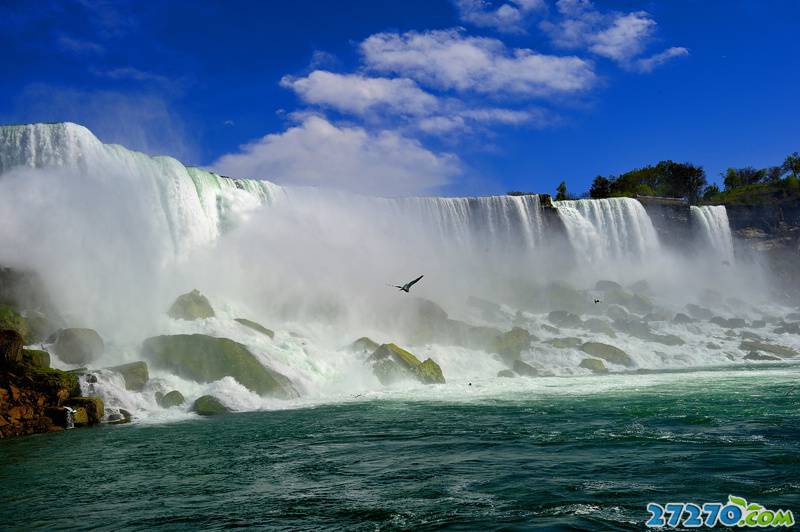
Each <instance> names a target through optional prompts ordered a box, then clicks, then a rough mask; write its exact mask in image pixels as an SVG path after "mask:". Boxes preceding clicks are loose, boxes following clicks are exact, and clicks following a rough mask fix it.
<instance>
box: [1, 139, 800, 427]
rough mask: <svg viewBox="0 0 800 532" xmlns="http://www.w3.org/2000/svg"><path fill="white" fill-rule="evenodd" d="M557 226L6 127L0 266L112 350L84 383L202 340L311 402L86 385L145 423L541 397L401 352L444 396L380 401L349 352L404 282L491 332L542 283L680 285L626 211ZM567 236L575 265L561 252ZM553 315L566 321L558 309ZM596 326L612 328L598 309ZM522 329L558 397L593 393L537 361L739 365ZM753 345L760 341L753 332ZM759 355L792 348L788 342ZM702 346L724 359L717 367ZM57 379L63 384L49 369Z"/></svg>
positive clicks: (482, 204) (696, 353)
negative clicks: (180, 403)
mask: <svg viewBox="0 0 800 532" xmlns="http://www.w3.org/2000/svg"><path fill="white" fill-rule="evenodd" d="M555 206H556V209H557V211H555V212H556V213H557V214H558V218H555V220H556V221H557V220H558V219H560V220H561V223H563V226H564V229H565V231H566V235H564V234H563V233H561V232H560V231H559V230H558V224H553V223H552V222H553V218H552V217H551V219H548V216H547V214H548V213H547V210H546V209H544V208H543V207H542V205H541V204H540V198H539V197H538V196H535V195H529V196H519V197H511V196H493V197H485V198H397V199H385V198H367V197H360V196H352V195H348V194H343V193H335V192H332V191H326V190H313V189H297V188H283V187H280V186H278V185H274V184H271V183H268V182H264V181H252V180H245V179H235V180H234V179H230V178H225V177H222V176H219V175H217V174H214V173H212V172H207V171H204V170H199V169H195V168H186V167H184V166H183V165H181V164H180V163H179V162H178V161H176V160H174V159H171V158H169V157H149V156H147V155H144V154H141V153H136V152H131V151H129V150H126V149H125V148H123V147H121V146H110V145H104V144H102V143H101V142H100V141H99V140H98V139H96V138H95V137H94V136H93V135H92V134H91V132H89V131H88V130H87V129H85V128H82V127H80V126H76V125H73V124H56V125H33V126H14V127H0V264H8V265H12V266H21V267H31V268H36V269H37V270H39V271H40V273H42V275H43V277H44V278H45V280H46V281H47V283H48V284H49V286H50V288H51V292H52V293H53V294H54V295H55V297H56V298H57V301H56V303H57V304H58V306H59V307H60V308H62V309H65V310H64V312H65V314H66V315H67V316H66V317H67V319H68V320H69V321H70V325H72V326H87V327H92V328H95V329H97V330H98V331H99V332H100V333H101V335H102V336H103V337H104V338H105V339H106V342H107V346H108V348H107V353H106V354H105V355H104V357H103V358H102V359H100V360H98V361H96V362H95V363H94V364H93V367H94V368H103V367H108V366H112V365H115V364H119V363H123V362H130V361H134V360H138V359H139V358H140V356H141V355H140V354H139V345H140V342H141V340H143V339H144V338H146V337H149V336H153V335H156V334H180V333H203V334H210V335H213V336H220V337H227V338H231V339H233V340H235V341H238V342H241V343H243V344H244V345H246V346H247V347H248V349H249V350H251V351H252V352H253V353H254V355H255V356H256V357H258V358H259V360H260V361H261V362H262V363H264V364H265V365H268V366H270V367H273V368H275V369H276V370H278V371H280V372H282V373H284V374H285V375H287V376H288V377H290V378H291V379H292V381H293V382H294V383H295V384H296V385H297V386H298V388H300V389H301V390H302V392H303V397H302V399H300V400H298V401H292V402H286V401H279V400H275V399H269V398H262V397H259V396H257V395H255V394H253V393H251V392H250V391H248V390H247V389H245V388H244V387H242V386H241V385H239V384H238V383H237V382H236V381H235V380H233V379H232V378H225V379H222V380H220V381H218V382H215V383H210V384H198V383H193V382H189V381H185V380H183V379H180V378H178V377H176V376H174V375H170V374H168V373H165V372H162V371H159V370H156V369H152V368H151V381H150V383H149V384H148V386H147V388H146V389H145V391H144V392H142V393H136V392H130V391H127V390H125V388H124V383H123V382H122V380H121V377H120V376H119V375H116V374H114V373H113V372H109V371H107V370H98V371H96V375H97V378H98V382H97V383H95V384H92V385H91V390H89V391H91V392H92V393H97V394H99V395H101V396H102V397H103V398H104V399H105V400H106V402H107V404H108V405H110V406H111V407H112V408H113V407H116V408H125V409H126V410H129V411H131V412H133V413H134V416H135V417H136V418H138V419H140V420H141V419H149V420H159V419H167V420H169V419H176V418H178V417H181V416H186V415H189V414H188V404H187V406H185V407H184V408H174V409H170V411H166V410H164V409H161V408H159V407H158V406H157V405H156V403H155V399H154V394H155V392H162V393H165V392H168V391H171V390H173V389H178V390H180V391H181V392H182V393H183V394H184V396H185V397H186V398H187V400H188V403H189V404H190V403H191V401H192V400H193V399H194V398H196V397H198V396H200V395H203V394H205V393H213V394H216V395H218V396H219V397H220V398H222V400H223V401H224V402H225V403H226V404H228V405H229V406H230V407H232V408H234V409H237V410H251V409H257V408H282V407H286V406H287V405H288V406H291V405H297V404H310V403H314V402H324V401H330V400H350V399H351V398H352V397H353V395H358V394H363V395H365V396H368V397H377V396H381V395H382V394H389V395H392V394H400V395H402V394H412V395H413V396H419V395H420V394H423V395H426V396H430V395H433V396H436V395H437V394H441V395H443V396H447V397H451V396H452V395H453V394H456V395H457V394H459V393H463V391H464V389H465V388H464V387H465V386H466V385H467V383H469V382H473V383H474V384H475V386H476V389H478V388H497V389H508V390H517V389H521V388H526V387H527V388H529V387H531V386H538V385H539V383H536V381H535V380H533V381H532V380H529V379H498V378H496V377H495V375H496V374H497V372H498V371H499V370H501V369H504V368H505V365H504V364H503V363H502V362H501V361H499V360H498V359H497V358H496V357H494V356H492V355H490V354H488V353H485V352H483V351H480V350H473V349H465V348H463V347H456V346H452V345H440V344H421V345H408V344H406V347H411V348H412V351H413V352H414V353H415V354H417V355H418V357H419V358H420V359H424V358H427V357H429V356H430V357H431V358H433V359H434V360H436V361H437V362H438V363H439V364H440V365H441V367H442V369H443V372H444V374H445V376H446V378H447V380H448V384H447V385H446V386H444V387H425V386H423V385H421V384H416V383H406V384H403V385H398V386H395V387H390V388H384V387H382V386H381V385H380V384H379V383H378V381H377V379H376V378H375V377H374V375H373V374H372V373H371V371H370V370H369V369H368V368H367V367H366V366H365V365H364V363H363V358H364V356H363V355H362V354H358V353H353V352H351V351H350V350H348V349H346V347H345V346H346V345H347V344H349V343H350V342H352V340H354V339H355V338H357V337H359V336H363V335H368V336H370V337H372V338H373V339H375V340H376V341H378V342H388V341H400V340H399V338H402V336H400V334H401V333H400V332H399V329H398V328H397V327H395V326H394V324H392V323H391V320H389V321H387V319H386V317H387V316H390V317H391V316H392V315H393V314H394V313H396V309H397V308H398V307H399V306H400V303H402V302H404V301H406V299H403V298H407V297H410V296H405V295H403V294H398V293H396V292H395V291H394V290H393V289H390V288H388V287H386V286H385V283H386V282H398V281H403V280H408V279H409V278H411V276H413V275H415V274H417V272H418V271H419V273H425V279H424V280H423V282H422V283H420V285H418V286H417V287H416V288H415V289H414V292H415V293H416V294H419V295H421V296H423V297H426V298H429V299H434V300H436V301H437V302H438V303H440V304H442V305H443V306H444V307H445V308H446V309H447V310H448V311H450V313H451V314H452V315H453V316H454V317H457V318H459V319H464V320H466V321H468V322H470V323H474V324H486V325H492V326H495V327H498V328H500V329H502V330H508V329H509V328H510V327H511V325H512V319H516V318H515V312H516V310H517V309H516V308H514V307H513V306H511V302H512V301H521V302H523V303H524V302H526V301H530V300H531V299H533V300H534V301H535V300H536V299H537V297H538V296H537V294H538V292H537V290H538V289H539V288H540V287H541V286H543V285H545V284H547V283H548V282H549V281H551V280H560V279H562V278H569V279H570V280H572V281H573V283H574V284H575V286H576V288H579V289H591V288H592V287H593V285H594V281H596V280H597V279H598V278H600V275H602V274H604V273H606V272H608V271H616V272H617V273H618V275H616V276H615V279H617V280H619V281H622V282H625V281H626V280H627V282H628V284H629V283H630V282H631V281H634V280H638V279H639V278H642V277H645V278H650V279H651V280H653V284H654V286H657V285H658V283H659V282H664V279H665V278H666V277H670V276H674V277H677V278H679V279H680V278H681V277H686V275H685V273H686V271H684V270H681V269H680V268H681V267H682V266H680V265H678V266H675V268H677V270H676V271H670V272H669V273H670V275H666V273H667V272H666V269H670V268H672V265H673V264H677V263H676V262H675V261H673V260H672V259H671V258H670V257H669V256H668V255H667V253H666V252H665V251H664V250H663V249H662V248H661V247H660V245H659V242H658V238H657V236H656V233H655V230H654V228H653V225H652V223H651V221H650V219H649V217H648V216H647V213H646V212H645V210H644V208H643V207H642V206H641V204H640V203H639V202H637V201H636V200H632V199H627V198H619V199H609V200H595V201H589V200H579V201H565V202H556V203H555ZM550 211H552V209H551V210H550ZM550 214H553V213H552V212H551V213H550ZM565 236H566V239H567V243H568V247H569V248H570V249H569V252H565V251H564V250H563V249H562V248H561V247H559V245H560V243H561V242H560V241H561V240H563V239H564V237H565ZM576 259H577V260H576ZM667 264H668V265H669V266H667ZM600 266H602V267H603V269H602V273H601V270H600ZM420 270H421V271H420ZM687 271H689V270H687ZM730 275H733V274H732V273H730ZM693 278H694V279H695V280H697V281H705V280H704V279H702V278H698V276H697V275H694V276H693ZM709 282H711V279H709ZM192 288H199V289H200V290H201V291H203V292H204V293H206V294H207V295H209V297H210V299H211V303H212V305H213V306H214V308H215V310H216V312H217V317H215V318H211V319H207V320H198V321H195V322H183V321H176V320H171V319H169V318H167V317H166V315H165V312H164V310H165V309H166V308H167V307H168V306H169V304H170V303H171V301H172V300H174V298H175V297H176V296H177V295H178V294H180V293H182V292H186V291H188V290H190V289H192ZM659 290H660V292H659V294H655V295H654V296H653V298H654V299H655V300H656V302H657V303H658V305H659V306H660V308H661V310H663V311H664V312H668V313H671V314H674V313H675V312H681V311H684V309H683V305H684V304H685V303H687V302H700V303H703V304H705V305H707V306H713V307H714V309H713V310H714V312H715V313H716V314H720V315H723V316H726V317H731V316H743V317H747V318H748V319H755V318H758V317H760V316H761V315H762V314H763V313H767V312H769V313H773V314H775V315H779V314H780V313H781V312H782V310H781V309H774V308H772V307H770V306H769V305H761V306H760V307H758V308H756V307H755V305H757V304H758V303H757V302H755V300H754V303H753V305H752V306H750V307H747V308H745V307H742V306H741V305H737V304H733V303H730V302H726V301H724V298H722V297H720V300H719V301H717V302H713V303H708V302H703V301H700V300H696V299H683V300H681V299H680V297H678V296H676V294H679V292H680V291H676V290H671V289H670V288H665V289H661V288H660V286H659ZM580 294H581V295H580V296H579V297H583V298H585V299H586V301H591V300H592V298H594V297H595V294H594V293H593V292H591V291H587V292H581V293H580ZM468 295H479V296H482V297H484V298H486V299H489V300H492V301H497V302H499V303H507V304H506V305H505V306H504V307H503V309H504V310H503V313H501V315H499V316H496V317H494V318H486V317H485V316H482V315H480V314H479V313H476V312H475V311H474V309H472V310H471V309H469V308H466V307H465V306H464V300H465V299H466V296H468ZM661 296H663V298H662V297H661ZM681 297H682V296H681ZM553 305H555V306H554V307H553V308H552V310H558V309H559V307H558V306H557V305H558V302H554V303H553ZM537 306H538V305H537ZM548 310H550V309H548ZM590 311H592V312H594V313H596V314H599V315H600V316H601V318H602V319H604V320H606V321H607V322H610V320H608V319H607V318H605V317H603V316H602V314H603V312H604V311H603V307H602V306H597V307H591V309H590ZM519 316H521V317H522V319H523V320H524V321H525V325H524V326H525V327H526V328H527V329H528V330H529V331H530V332H531V333H532V334H534V335H536V336H537V337H538V338H539V339H540V340H541V341H540V342H536V343H535V344H534V346H533V347H532V348H531V350H530V351H528V352H526V353H524V354H523V358H524V359H525V360H526V361H527V362H529V363H530V364H532V365H533V366H535V367H537V368H538V369H539V370H540V371H541V372H542V373H544V374H549V375H554V376H558V377H559V378H564V377H568V378H583V377H585V376H586V375H587V374H588V372H587V371H586V370H583V369H580V368H578V364H579V363H580V361H581V360H582V359H583V358H585V355H584V354H583V353H582V352H580V351H579V350H577V349H556V348H553V347H551V346H549V345H548V344H546V340H548V339H551V338H563V337H566V336H571V337H577V338H580V339H581V340H582V341H590V340H591V341H601V342H607V343H612V344H613V345H616V346H619V347H621V348H623V349H624V350H625V351H626V352H628V353H629V354H630V355H631V357H632V358H633V359H634V361H635V364H636V367H638V368H685V367H690V368H691V367H703V366H709V365H726V364H738V363H741V357H742V356H743V354H744V353H742V352H741V351H740V350H739V343H740V341H741V339H740V338H739V337H738V336H733V337H732V336H729V335H728V334H727V333H726V331H725V330H724V329H722V328H720V327H718V326H716V325H711V324H708V323H700V322H698V323H695V324H689V325H676V324H673V323H671V322H670V321H664V322H655V323H653V324H652V328H653V332H655V333H659V334H675V335H678V336H680V337H681V338H682V339H683V340H684V341H685V342H686V345H683V346H663V345H660V344H658V345H655V344H652V343H650V342H646V341H643V340H640V339H638V338H634V337H631V336H628V335H626V334H623V333H617V334H616V335H615V337H613V338H612V337H606V336H604V335H598V334H595V333H589V332H587V331H586V330H583V329H569V328H562V330H561V331H559V332H553V331H552V330H551V329H548V328H547V327H546V324H547V321H546V312H545V314H537V313H530V312H522V313H521V314H519ZM519 316H518V317H519ZM237 317H248V318H252V319H256V320H258V321H261V322H263V323H264V324H265V325H267V326H268V327H269V328H271V329H274V330H276V336H275V339H274V340H273V339H269V338H267V337H265V336H263V335H260V334H258V333H255V332H254V331H252V330H250V329H247V328H246V327H243V326H242V325H240V324H238V323H237V322H235V321H234V318H237ZM751 331H752V332H755V333H757V334H761V335H765V336H766V337H767V338H770V337H769V335H767V334H766V333H765V331H764V330H762V329H752V330H751ZM784 336H786V335H784ZM771 339H772V340H774V341H776V342H778V343H782V344H784V345H790V346H795V347H800V342H798V341H797V339H793V338H774V337H773V338H771ZM708 342H714V343H715V344H717V345H718V346H719V347H718V348H709V347H708V346H707V344H708ZM54 363H55V365H56V366H57V367H66V366H65V365H64V364H63V363H62V362H61V361H59V360H58V359H57V358H55V359H54ZM609 367H610V369H611V370H613V371H622V370H624V369H625V368H622V367H615V366H613V365H611V364H609ZM548 382H549V381H548ZM595 382H599V381H595ZM84 385H85V386H87V389H88V387H89V385H88V383H84Z"/></svg>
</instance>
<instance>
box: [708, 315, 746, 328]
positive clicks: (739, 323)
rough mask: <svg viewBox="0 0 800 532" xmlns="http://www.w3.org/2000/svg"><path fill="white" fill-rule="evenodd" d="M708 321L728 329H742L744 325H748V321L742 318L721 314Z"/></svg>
mask: <svg viewBox="0 0 800 532" xmlns="http://www.w3.org/2000/svg"><path fill="white" fill-rule="evenodd" d="M708 321H710V322H711V323H713V324H714V325H719V326H720V327H725V328H727V329H741V328H742V327H747V323H746V322H745V321H744V320H743V319H742V318H722V317H720V316H714V317H713V318H711V319H710V320H708Z"/></svg>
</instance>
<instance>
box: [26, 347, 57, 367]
mask: <svg viewBox="0 0 800 532" xmlns="http://www.w3.org/2000/svg"><path fill="white" fill-rule="evenodd" d="M22 360H23V363H25V364H28V365H31V366H36V367H39V368H49V367H50V353H48V352H47V351H42V350H41V349H23V350H22Z"/></svg>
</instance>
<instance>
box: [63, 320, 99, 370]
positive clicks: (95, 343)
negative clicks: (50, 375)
mask: <svg viewBox="0 0 800 532" xmlns="http://www.w3.org/2000/svg"><path fill="white" fill-rule="evenodd" d="M53 350H54V351H55V353H56V355H57V356H58V358H60V359H61V360H62V361H63V362H66V363H67V364H76V365H85V364H88V363H90V362H93V361H94V360H96V359H97V358H98V357H100V356H101V355H102V354H103V351H105V344H104V343H103V339H102V338H101V337H100V335H99V334H97V331H95V330H93V329H62V330H60V331H59V332H58V333H57V335H56V339H55V344H54V345H53Z"/></svg>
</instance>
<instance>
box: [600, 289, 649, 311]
mask: <svg viewBox="0 0 800 532" xmlns="http://www.w3.org/2000/svg"><path fill="white" fill-rule="evenodd" d="M605 301H606V303H608V304H612V305H620V306H622V307H625V308H626V309H627V310H629V311H630V312H633V313H635V314H647V313H648V312H650V311H652V310H653V303H651V302H650V300H649V299H648V298H647V297H645V296H643V295H641V294H631V293H630V292H626V291H625V290H622V289H617V290H610V291H608V292H606V295H605Z"/></svg>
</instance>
